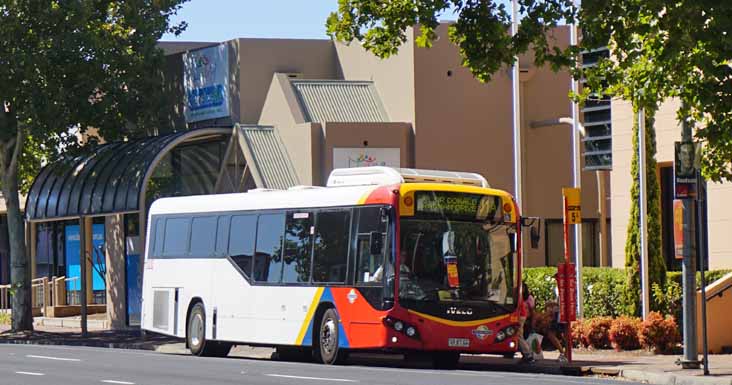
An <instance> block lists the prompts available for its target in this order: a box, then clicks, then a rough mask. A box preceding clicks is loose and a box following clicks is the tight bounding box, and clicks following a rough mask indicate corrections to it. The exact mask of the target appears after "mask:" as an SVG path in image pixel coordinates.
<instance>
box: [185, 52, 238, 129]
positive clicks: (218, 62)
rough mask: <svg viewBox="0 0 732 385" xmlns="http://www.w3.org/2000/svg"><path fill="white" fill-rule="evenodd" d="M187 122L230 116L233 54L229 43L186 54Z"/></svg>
mask: <svg viewBox="0 0 732 385" xmlns="http://www.w3.org/2000/svg"><path fill="white" fill-rule="evenodd" d="M183 82H184V87H185V104H184V111H183V112H184V114H185V116H186V122H189V123H190V122H199V121H201V120H207V119H215V118H223V117H226V116H229V54H228V49H227V47H226V45H225V44H219V45H217V46H214V47H208V48H202V49H197V50H194V51H189V52H186V53H184V54H183Z"/></svg>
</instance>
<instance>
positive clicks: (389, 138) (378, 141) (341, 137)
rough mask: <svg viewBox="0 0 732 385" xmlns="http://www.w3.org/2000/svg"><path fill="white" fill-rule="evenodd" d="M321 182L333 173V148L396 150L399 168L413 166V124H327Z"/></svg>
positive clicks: (324, 130)
mask: <svg viewBox="0 0 732 385" xmlns="http://www.w3.org/2000/svg"><path fill="white" fill-rule="evenodd" d="M323 132H324V134H325V137H324V139H325V142H324V147H323V149H324V151H323V152H322V153H323V154H324V157H323V160H322V162H323V163H322V164H323V173H322V175H323V181H324V182H325V180H326V179H327V178H328V175H329V174H330V172H331V171H332V170H333V148H334V147H354V148H360V147H365V146H364V142H368V147H376V148H379V147H392V148H395V147H398V148H399V156H400V163H401V167H413V165H412V161H411V159H412V125H411V124H409V123H332V122H331V123H326V124H325V127H324V129H323Z"/></svg>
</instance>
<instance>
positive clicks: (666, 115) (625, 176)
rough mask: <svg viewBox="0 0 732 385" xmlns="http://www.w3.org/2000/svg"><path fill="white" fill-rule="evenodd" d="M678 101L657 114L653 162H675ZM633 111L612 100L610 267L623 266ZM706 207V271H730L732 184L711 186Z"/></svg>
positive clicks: (626, 103)
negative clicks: (707, 267)
mask: <svg viewBox="0 0 732 385" xmlns="http://www.w3.org/2000/svg"><path fill="white" fill-rule="evenodd" d="M678 108H679V101H678V100H670V101H668V102H666V103H663V104H662V105H661V108H660V109H659V110H658V112H657V114H656V122H655V129H656V144H657V154H656V160H657V161H658V162H659V163H665V164H672V163H673V161H674V142H676V141H678V140H680V139H681V126H680V125H679V124H678V122H677V121H676V111H677V110H678ZM633 119H634V117H633V110H632V106H631V105H630V103H629V102H626V101H621V100H613V103H612V126H613V133H612V135H613V171H612V172H611V173H610V175H611V190H612V191H611V197H612V202H613V206H612V218H613V223H612V243H613V245H612V250H613V253H612V254H613V255H612V264H613V266H616V267H622V266H624V264H625V241H626V239H627V237H626V232H627V226H628V220H629V216H630V213H629V211H630V203H631V202H630V187H631V184H632V180H631V177H630V164H631V159H632V156H633V150H632V129H633ZM708 199H709V208H708V211H707V215H708V220H709V223H708V228H709V265H710V266H709V268H710V269H730V268H732V258H730V255H732V237H730V236H729V228H730V225H731V224H732V205H729V203H728V202H729V201H730V199H732V184H731V183H710V184H709V188H708Z"/></svg>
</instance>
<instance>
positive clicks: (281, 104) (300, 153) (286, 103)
mask: <svg viewBox="0 0 732 385" xmlns="http://www.w3.org/2000/svg"><path fill="white" fill-rule="evenodd" d="M270 81H271V86H270V87H269V90H268V92H267V97H266V99H265V102H264V106H263V107H262V113H261V116H260V118H259V121H258V122H257V123H258V124H260V125H264V126H274V128H275V130H277V132H278V133H279V135H280V138H282V142H283V143H284V145H285V148H287V152H288V154H289V155H290V159H291V160H292V163H293V165H294V167H295V171H296V172H297V176H298V178H299V179H300V183H302V184H315V185H317V184H318V182H319V179H318V178H319V171H320V163H319V160H318V161H314V159H315V154H319V152H314V148H313V146H314V145H317V142H319V140H320V139H318V138H319V136H317V135H319V131H321V129H320V125H319V124H317V123H305V121H304V119H303V116H302V112H301V111H300V107H299V105H298V103H297V100H296V96H295V94H294V92H293V91H292V87H291V86H290V82H289V81H288V80H287V76H286V75H284V74H275V75H274V76H272V78H271V79H270ZM313 135H316V140H315V141H314V140H313ZM316 150H317V149H316Z"/></svg>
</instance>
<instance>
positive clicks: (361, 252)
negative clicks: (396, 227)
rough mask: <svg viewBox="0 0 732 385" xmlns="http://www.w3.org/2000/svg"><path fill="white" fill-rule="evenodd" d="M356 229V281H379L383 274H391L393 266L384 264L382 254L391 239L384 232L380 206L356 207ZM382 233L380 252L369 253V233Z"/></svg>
mask: <svg viewBox="0 0 732 385" xmlns="http://www.w3.org/2000/svg"><path fill="white" fill-rule="evenodd" d="M356 210H357V211H358V212H359V218H358V231H357V237H356V242H357V243H356V283H379V282H383V281H384V278H385V277H384V276H385V275H388V274H393V271H394V270H393V267H392V266H390V265H385V264H384V262H385V259H384V256H385V254H386V250H387V249H388V244H389V242H391V240H389V239H388V237H387V234H386V222H385V221H384V220H383V219H382V216H381V207H380V206H370V207H358V208H356ZM372 232H379V233H382V234H383V237H382V239H383V247H382V251H381V253H379V254H377V255H374V254H371V243H370V239H371V233H372Z"/></svg>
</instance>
